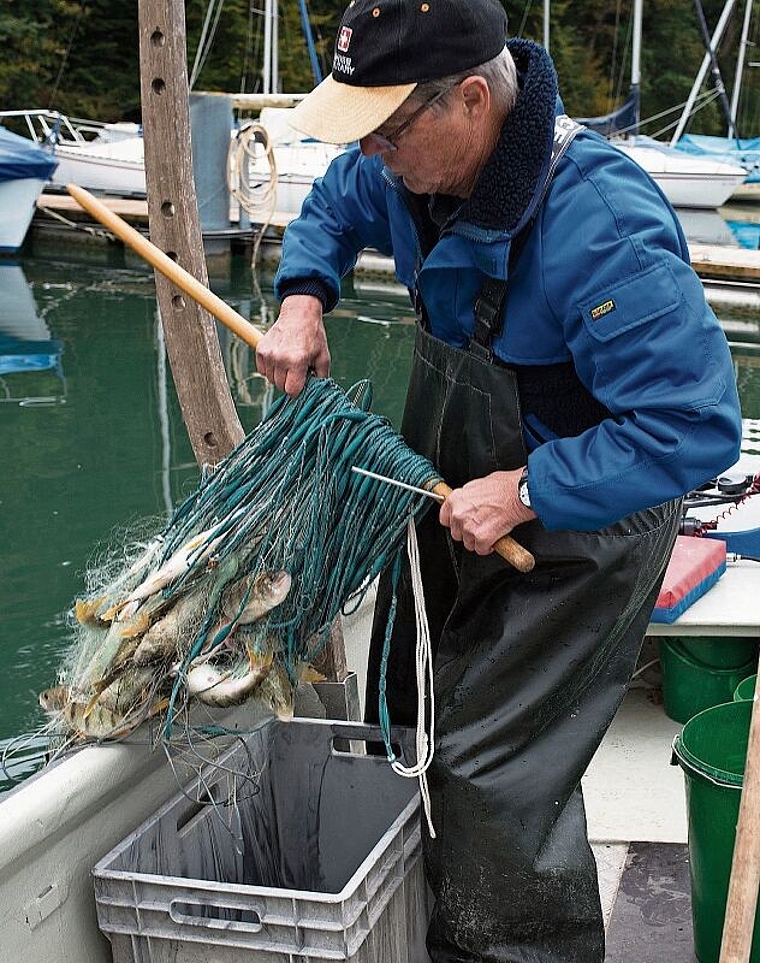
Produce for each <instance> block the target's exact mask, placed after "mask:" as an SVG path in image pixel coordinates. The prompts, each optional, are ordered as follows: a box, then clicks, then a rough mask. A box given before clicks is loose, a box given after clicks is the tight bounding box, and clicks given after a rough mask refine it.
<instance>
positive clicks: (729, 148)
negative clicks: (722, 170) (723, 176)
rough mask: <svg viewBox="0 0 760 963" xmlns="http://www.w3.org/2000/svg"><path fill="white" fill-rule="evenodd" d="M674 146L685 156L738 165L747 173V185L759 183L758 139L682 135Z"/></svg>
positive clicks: (759, 152)
mask: <svg viewBox="0 0 760 963" xmlns="http://www.w3.org/2000/svg"><path fill="white" fill-rule="evenodd" d="M675 146H676V147H677V148H678V150H682V151H684V152H685V153H687V154H694V155H696V156H698V157H714V158H715V159H716V160H724V161H727V162H728V163H730V164H738V165H739V167H743V168H744V169H745V170H746V171H748V172H749V177H747V183H751V182H753V181H755V182H757V181H760V137H741V138H740V137H715V136H713V135H710V134H684V135H683V137H681V138H680V139H679V141H678V143H677V144H676V145H675Z"/></svg>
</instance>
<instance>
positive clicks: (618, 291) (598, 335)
mask: <svg viewBox="0 0 760 963" xmlns="http://www.w3.org/2000/svg"><path fill="white" fill-rule="evenodd" d="M680 301H681V290H680V288H679V286H678V284H677V282H676V279H675V277H674V276H673V272H672V271H671V270H670V267H669V266H668V265H667V264H656V265H654V266H652V267H650V268H647V269H646V270H644V271H640V272H638V273H637V274H634V275H633V276H632V277H628V278H625V279H623V280H622V281H619V282H618V283H616V284H614V285H610V286H608V287H606V288H602V289H600V290H599V291H597V292H596V293H595V294H594V295H592V296H591V297H588V298H586V299H585V300H583V301H581V302H579V304H578V310H579V311H580V314H581V317H582V318H583V324H584V325H585V327H586V330H587V331H588V333H589V334H590V335H591V337H592V338H594V340H596V341H601V342H605V341H611V340H612V339H613V338H616V337H617V336H618V335H620V334H624V333H625V332H626V331H631V330H632V329H634V328H637V327H639V326H640V325H642V324H646V322H648V321H652V320H653V319H654V318H659V317H661V316H662V315H663V314H668V313H669V312H670V311H673V310H674V309H675V308H676V307H677V306H678V304H679V302H680Z"/></svg>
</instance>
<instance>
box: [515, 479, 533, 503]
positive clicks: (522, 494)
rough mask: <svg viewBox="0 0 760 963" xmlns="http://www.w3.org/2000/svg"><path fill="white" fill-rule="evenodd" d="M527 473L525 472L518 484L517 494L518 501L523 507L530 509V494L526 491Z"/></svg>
mask: <svg viewBox="0 0 760 963" xmlns="http://www.w3.org/2000/svg"><path fill="white" fill-rule="evenodd" d="M527 474H528V473H527V472H525V473H524V474H523V476H522V478H521V479H520V481H519V482H518V485H517V494H518V497H519V498H520V501H521V502H522V503H523V505H525V507H526V508H530V492H529V491H528V478H527Z"/></svg>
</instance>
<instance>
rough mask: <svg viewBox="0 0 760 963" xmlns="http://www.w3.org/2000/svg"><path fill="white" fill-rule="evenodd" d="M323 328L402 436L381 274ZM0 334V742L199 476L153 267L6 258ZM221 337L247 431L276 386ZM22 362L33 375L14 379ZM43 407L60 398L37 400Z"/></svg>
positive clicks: (741, 316)
mask: <svg viewBox="0 0 760 963" xmlns="http://www.w3.org/2000/svg"><path fill="white" fill-rule="evenodd" d="M710 220H712V221H713V224H714V219H710ZM213 287H214V289H215V291H216V293H217V294H219V295H220V296H221V297H223V298H224V300H226V301H227V302H228V303H230V304H231V305H232V306H233V307H235V308H236V309H237V310H238V311H239V312H240V313H241V314H243V315H244V316H246V317H249V318H251V320H253V321H254V322H255V323H257V324H260V325H261V326H263V327H266V326H267V325H268V324H270V323H271V322H272V320H273V319H274V316H275V312H276V304H275V301H274V297H273V294H272V290H271V283H270V279H268V278H262V279H261V287H260V289H259V293H255V292H256V290H257V289H256V285H255V283H254V279H253V278H252V277H251V275H250V272H249V271H248V269H247V267H245V266H244V267H243V268H241V269H239V270H238V271H237V273H236V274H234V275H233V276H232V278H225V279H220V280H218V281H216V282H214V283H213ZM252 292H254V293H252ZM722 320H723V321H724V323H725V325H726V329H727V331H728V332H729V337H730V339H731V340H732V341H733V342H734V348H733V350H734V359H735V362H736V372H737V380H738V383H739V389H740V392H741V396H742V402H743V406H744V411H745V415H746V416H747V417H755V418H758V417H760V366H758V360H757V359H758V354H757V350H758V347H757V346H758V344H760V334H759V331H760V328H759V327H758V318H757V317H756V316H752V315H747V314H746V313H741V312H739V313H737V314H736V316H735V317H728V316H727V317H724V318H723V319H722ZM327 329H328V338H329V343H330V350H331V354H332V361H333V370H332V374H333V377H334V378H335V380H336V381H338V383H339V384H341V385H343V386H344V387H346V388H348V387H350V386H351V385H352V384H354V383H355V382H357V381H359V380H361V379H364V378H369V379H370V380H371V382H372V385H373V389H374V401H373V410H375V411H376V412H379V413H381V414H384V415H386V416H387V417H388V418H389V419H390V420H391V422H392V423H393V424H394V425H395V426H396V427H398V425H399V424H400V420H401V412H402V408H403V401H404V394H405V387H406V381H407V377H408V372H409V366H410V363H411V350H412V344H413V340H414V318H413V313H412V310H411V307H410V305H409V301H408V298H407V296H406V294H405V293H404V292H403V291H402V290H401V289H400V288H399V287H398V286H396V285H390V284H388V283H387V282H386V281H378V282H374V281H372V280H369V279H367V278H364V279H362V280H357V281H355V282H347V284H346V286H345V290H344V297H343V299H342V301H341V303H340V306H339V308H338V309H337V310H336V311H334V312H333V313H332V314H331V315H330V316H329V317H328V319H327ZM0 338H2V339H10V341H12V342H13V348H12V350H10V351H5V350H4V349H3V348H2V347H0V356H1V357H2V359H3V360H2V362H1V363H2V365H3V366H4V367H3V368H2V369H0V387H2V391H3V392H4V393H5V396H6V397H9V398H12V399H13V400H15V401H16V403H15V404H4V405H0V432H2V438H3V452H4V471H3V472H2V474H0V544H2V545H3V552H4V557H3V563H4V566H3V570H4V575H3V578H2V579H1V580H0V612H2V615H3V618H2V621H1V622H0V656H2V660H3V669H4V671H3V672H2V673H0V747H1V746H2V740H3V739H6V740H7V739H9V738H11V737H13V736H14V735H15V734H16V733H19V732H24V731H32V730H34V729H35V728H37V727H38V726H39V725H40V723H41V722H42V721H43V720H42V714H41V712H40V711H39V709H38V707H37V693H38V692H39V691H40V690H41V689H43V688H45V687H47V686H48V685H50V684H52V683H53V682H54V681H55V672H56V669H57V666H58V664H59V661H60V655H61V652H62V650H63V648H64V647H65V645H66V643H67V638H68V630H67V622H66V617H65V613H66V611H67V609H68V607H69V605H70V603H71V601H72V600H73V599H74V598H75V597H76V596H77V594H78V593H80V592H81V590H82V586H83V580H84V573H85V572H86V570H87V568H88V566H90V565H92V564H94V563H96V562H97V561H98V560H99V558H100V557H102V555H103V554H104V553H105V552H107V551H108V550H109V548H113V547H116V548H118V546H119V544H120V543H121V542H123V540H124V539H125V537H127V534H126V533H128V531H129V530H130V529H131V527H132V526H133V525H135V524H137V523H138V522H140V521H141V520H145V519H147V520H149V521H148V522H147V524H148V525H149V526H152V527H153V528H154V529H155V528H159V527H161V525H162V524H163V521H164V520H165V519H166V517H167V514H168V513H169V512H170V510H171V507H172V506H174V505H176V504H177V503H178V502H179V501H180V500H181V499H182V498H184V497H185V496H186V495H188V494H189V493H190V492H191V491H192V490H193V489H194V488H195V486H196V484H197V479H198V470H197V466H196V465H195V462H194V459H193V455H192V451H191V449H190V445H189V443H188V440H187V435H186V432H185V429H184V424H183V422H182V417H181V412H180V409H179V405H178V403H177V400H176V395H175V392H174V388H173V383H172V377H171V370H170V368H169V367H168V365H167V361H166V355H165V349H164V346H163V340H162V338H161V330H160V325H159V323H158V318H157V312H156V303H155V295H154V284H153V278H152V274H151V273H150V272H148V271H147V270H141V269H134V270H127V269H121V270H114V269H112V268H108V269H104V268H103V267H100V266H95V265H88V264H81V263H78V264H65V263H53V262H49V261H43V260H31V259H30V260H26V261H24V262H23V263H22V264H21V265H20V266H19V265H10V264H1V265H0ZM10 341H0V345H8V344H10ZM220 344H221V350H222V358H223V361H224V364H225V367H226V370H227V373H228V377H229V382H230V385H231V388H232V391H233V397H234V398H235V401H236V404H237V407H238V412H239V414H240V418H241V421H242V422H243V425H244V427H245V429H246V430H250V429H252V428H253V427H254V426H255V425H256V424H258V422H259V421H260V419H261V417H262V414H263V413H265V412H266V410H267V409H268V407H269V406H270V405H271V403H272V400H273V397H274V393H273V390H272V388H271V386H269V385H268V384H267V383H266V382H265V381H264V379H262V378H261V377H260V376H259V375H258V374H257V373H256V370H255V364H254V359H253V353H252V351H251V349H250V348H248V347H247V346H246V345H244V344H242V343H241V342H239V341H237V340H236V339H234V338H233V337H232V336H231V335H229V334H228V333H227V332H226V331H224V330H221V331H220ZM8 359H16V360H8ZM19 359H25V360H23V361H22V360H19ZM21 364H24V365H25V366H26V367H25V368H24V370H10V368H12V367H13V366H14V365H21ZM5 366H8V367H5ZM40 398H42V399H52V398H55V399H56V402H57V403H56V404H50V405H46V406H41V405H39V404H34V403H29V402H30V401H33V399H40ZM61 401H65V404H62V403H60V402H61ZM25 402H26V403H25Z"/></svg>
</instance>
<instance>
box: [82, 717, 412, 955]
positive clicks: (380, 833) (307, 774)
mask: <svg viewBox="0 0 760 963" xmlns="http://www.w3.org/2000/svg"><path fill="white" fill-rule="evenodd" d="M393 740H394V743H395V744H396V746H397V749H398V751H399V752H400V754H401V756H402V757H405V758H406V760H407V762H409V761H410V760H411V759H413V758H414V754H413V745H414V733H413V732H411V731H410V730H405V729H399V730H394V734H393ZM368 746H369V749H370V751H369V752H368V751H367V749H368ZM378 748H379V749H382V745H381V740H380V734H379V729H377V728H376V727H374V726H366V725H360V724H357V723H349V722H335V721H322V720H318V721H314V720H308V721H307V720H300V719H297V720H294V721H293V722H290V723H282V722H279V721H277V720H274V719H272V720H268V721H267V722H265V723H263V724H262V725H261V726H260V727H259V728H257V729H256V730H255V731H253V732H252V733H251V734H249V735H247V736H245V738H244V739H241V741H240V742H239V743H238V744H237V745H235V746H234V747H233V748H231V749H230V750H229V751H227V752H226V753H225V754H224V755H223V756H221V757H220V758H219V759H218V760H216V761H215V762H214V763H213V764H212V765H211V766H209V767H208V768H207V769H206V770H205V771H204V773H203V774H202V776H201V777H200V779H198V780H196V781H195V782H194V783H193V784H191V785H190V786H189V787H188V788H187V789H185V790H184V791H183V792H182V793H178V794H177V795H176V796H175V797H174V798H173V799H171V800H170V801H169V802H168V803H167V804H166V805H165V806H163V807H162V808H161V809H160V810H159V811H158V812H157V813H156V814H155V815H154V816H153V817H152V818H151V819H149V820H148V821H147V822H145V823H144V824H143V825H142V826H140V827H139V828H138V829H137V830H135V832H133V833H132V834H131V835H130V836H128V837H127V838H126V839H125V840H124V841H123V842H122V843H120V844H119V845H118V846H117V847H116V848H115V849H113V850H112V851H111V852H110V853H109V854H108V855H107V856H105V857H104V858H103V859H102V860H100V862H99V863H98V864H97V866H96V867H95V868H94V870H93V875H94V877H95V896H96V903H97V911H98V923H99V925H100V929H101V930H102V931H103V933H105V934H106V936H107V937H108V938H109V939H110V941H111V945H112V952H113V958H114V963H201V961H203V963H233V961H234V963H258V961H260V963H320V961H323V960H350V961H353V963H423V961H426V960H427V959H428V957H427V954H426V952H425V948H424V938H425V931H426V929H427V920H428V916H429V909H428V901H427V889H426V885H425V881H424V876H423V870H422V858H421V837H420V814H419V800H418V794H417V783H416V781H414V780H410V779H404V778H402V777H399V776H397V775H396V774H395V773H394V772H393V770H392V769H391V767H390V766H389V765H388V762H387V760H386V758H385V755H384V752H382V751H381V752H378V751H377V749H378Z"/></svg>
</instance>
